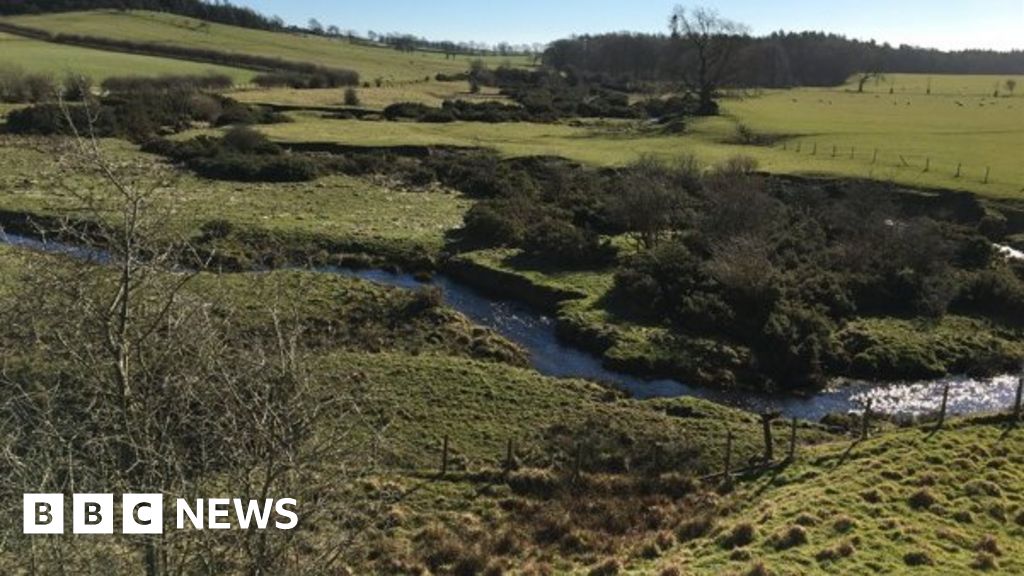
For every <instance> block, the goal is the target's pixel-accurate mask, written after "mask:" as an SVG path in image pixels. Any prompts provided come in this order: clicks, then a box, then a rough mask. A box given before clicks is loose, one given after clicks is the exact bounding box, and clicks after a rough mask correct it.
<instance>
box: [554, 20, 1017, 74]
mask: <svg viewBox="0 0 1024 576" xmlns="http://www.w3.org/2000/svg"><path fill="white" fill-rule="evenodd" d="M684 36H685V35H682V34H639V33H628V32H618V33H610V34H598V35H584V36H577V37H573V38H566V39H562V40H557V41H555V42H553V43H551V45H550V46H549V47H548V48H547V50H545V51H544V54H543V62H544V64H546V65H548V66H552V67H554V68H557V69H559V70H562V71H569V70H572V71H574V72H576V73H580V74H584V75H588V76H602V77H607V78H609V79H615V80H618V81H622V80H626V81H629V82H632V83H644V82H662V81H677V80H678V79H679V78H680V77H681V75H682V72H683V69H684V67H685V62H687V60H689V59H691V58H693V53H694V52H695V51H696V50H697V48H696V47H695V46H694V45H693V43H692V42H688V41H687V39H686V38H685V37H684ZM729 40H730V41H731V43H732V44H733V45H734V54H733V57H732V58H731V59H730V62H729V65H728V69H727V70H725V71H724V72H725V80H726V81H725V83H724V84H725V85H730V86H734V87H754V86H759V87H767V88H785V87H791V86H837V85H840V84H843V83H844V82H846V80H847V79H848V78H849V77H850V76H852V75H853V74H855V73H858V72H880V73H919V74H1024V52H1022V51H1017V50H1015V51H1011V52H996V51H991V50H962V51H954V52H944V51H941V50H936V49H931V48H920V47H916V46H908V45H900V46H898V47H894V46H891V45H890V44H888V43H883V44H879V43H877V42H875V41H873V40H871V41H861V40H855V39H850V38H846V37H844V36H840V35H836V34H828V33H825V32H781V31H780V32H773V33H772V34H769V35H768V36H762V37H755V36H749V35H746V34H743V33H740V34H735V35H731V36H730V37H729Z"/></svg>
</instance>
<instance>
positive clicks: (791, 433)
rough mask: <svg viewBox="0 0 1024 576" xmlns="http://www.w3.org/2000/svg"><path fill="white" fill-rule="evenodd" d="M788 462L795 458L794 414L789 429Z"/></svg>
mask: <svg viewBox="0 0 1024 576" xmlns="http://www.w3.org/2000/svg"><path fill="white" fill-rule="evenodd" d="M787 460H789V461H790V462H793V461H794V460H796V416H794V417H793V423H792V425H791V427H790V429H789V458H787Z"/></svg>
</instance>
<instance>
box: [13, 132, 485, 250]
mask: <svg viewBox="0 0 1024 576" xmlns="http://www.w3.org/2000/svg"><path fill="white" fill-rule="evenodd" d="M104 148H105V149H106V150H108V153H110V154H116V155H117V156H118V157H119V158H120V159H121V160H123V161H127V162H139V163H141V164H142V165H143V166H155V165H156V164H157V163H158V162H159V160H158V159H157V158H155V157H153V156H150V155H148V154H143V153H141V152H138V151H136V150H134V149H132V148H131V147H129V146H127V145H126V144H125V143H123V142H117V141H108V142H105V143H104ZM42 150H45V144H44V145H43V147H42ZM173 176H174V178H175V180H174V182H175V187H176V189H177V190H178V192H179V194H180V196H179V198H178V201H179V203H180V206H179V212H178V220H177V221H176V223H177V224H178V225H179V226H181V228H182V229H183V230H184V231H187V232H189V231H195V230H196V229H198V227H199V226H200V225H201V224H202V223H203V222H206V221H208V220H210V219H213V218H217V219H226V220H227V221H228V222H230V223H231V224H232V225H235V226H238V227H240V228H243V229H249V230H262V231H266V232H271V233H278V234H282V235H285V236H288V235H313V236H316V237H320V238H325V239H329V240H331V241H335V242H343V243H349V244H359V245H362V246H365V247H367V249H372V250H374V251H377V252H380V253H388V252H392V251H396V250H397V251H404V250H419V251H423V252H425V253H434V252H437V251H439V250H440V249H441V247H442V245H443V243H444V234H445V232H446V231H448V230H449V229H451V228H454V227H456V226H458V225H459V224H460V223H461V221H462V215H463V213H464V212H465V210H466V209H467V208H468V206H469V201H468V200H466V199H464V198H463V197H462V196H461V195H460V194H457V193H454V192H451V191H445V190H437V191H430V192H409V191H405V190H402V189H397V188H394V187H391V186H389V185H388V183H386V182H372V181H369V180H366V179H362V178H354V177H349V176H342V175H338V176H329V177H325V178H322V179H321V180H319V181H318V182H316V183H315V184H312V185H308V184H269V183H256V184H242V183H232V182H218V181H207V180H203V179H201V178H197V177H195V176H192V175H190V174H173ZM60 180H61V179H60V178H58V176H57V163H56V162H55V161H54V160H53V159H52V158H48V157H47V156H46V155H45V153H44V152H41V151H37V150H35V149H32V147H31V146H27V145H26V143H24V142H23V141H21V140H17V139H7V140H3V141H0V207H2V208H3V209H6V210H14V211H23V212H28V213H34V214H51V215H52V214H58V213H60V210H61V209H62V207H63V204H61V202H62V201H63V200H65V199H62V197H61V196H60V195H58V194H54V193H53V190H54V188H55V187H56V186H57V185H58V184H59V181H60ZM72 184H73V185H78V186H92V185H95V182H93V181H92V180H83V181H81V182H77V181H76V182H73V183H72Z"/></svg>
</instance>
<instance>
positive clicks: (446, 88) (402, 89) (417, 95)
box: [231, 80, 507, 110]
mask: <svg viewBox="0 0 1024 576" xmlns="http://www.w3.org/2000/svg"><path fill="white" fill-rule="evenodd" d="M356 94H357V95H358V96H359V106H360V107H362V108H370V109H374V110H382V109H384V108H386V107H387V106H388V105H390V104H395V103H397V102H419V103H421V104H426V105H428V106H435V107H438V106H441V104H443V103H444V101H445V100H467V101H470V102H480V101H486V100H502V101H504V100H507V98H505V97H504V96H501V95H500V94H498V90H497V89H496V88H487V87H484V88H482V89H481V91H480V93H478V94H472V93H470V91H469V83H468V82H437V81H435V80H430V81H429V82H422V81H421V82H414V83H409V84H401V85H398V86H387V85H385V86H379V87H378V86H370V87H360V88H357V89H356ZM231 97H232V98H234V99H236V100H238V101H240V102H246V103H251V104H276V105H284V106H294V107H298V108H303V107H306V108H344V107H347V106H346V104H345V89H344V88H318V89H311V90H298V89H295V88H269V89H252V88H249V89H245V90H239V91H236V92H233V93H232V94H231Z"/></svg>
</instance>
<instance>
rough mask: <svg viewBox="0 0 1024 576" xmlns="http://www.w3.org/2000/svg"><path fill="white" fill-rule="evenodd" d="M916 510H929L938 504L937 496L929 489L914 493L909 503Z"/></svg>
mask: <svg viewBox="0 0 1024 576" xmlns="http://www.w3.org/2000/svg"><path fill="white" fill-rule="evenodd" d="M907 502H908V503H909V504H910V507H911V508H913V509H914V510H927V509H928V508H931V507H932V506H934V505H935V504H936V502H938V500H937V499H936V498H935V495H934V494H932V492H931V491H930V490H928V489H927V488H922V489H920V490H918V491H917V492H914V493H913V494H912V495H911V496H910V498H909V499H908V501H907Z"/></svg>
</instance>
